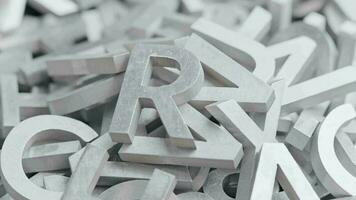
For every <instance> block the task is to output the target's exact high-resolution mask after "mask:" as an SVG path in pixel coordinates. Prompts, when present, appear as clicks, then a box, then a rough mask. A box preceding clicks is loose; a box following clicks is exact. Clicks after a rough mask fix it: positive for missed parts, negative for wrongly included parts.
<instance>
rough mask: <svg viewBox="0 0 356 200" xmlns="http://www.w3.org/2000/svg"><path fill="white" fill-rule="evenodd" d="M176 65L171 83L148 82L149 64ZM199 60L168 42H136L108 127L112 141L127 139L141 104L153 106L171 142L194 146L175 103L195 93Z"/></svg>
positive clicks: (200, 80)
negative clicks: (151, 43)
mask: <svg viewBox="0 0 356 200" xmlns="http://www.w3.org/2000/svg"><path fill="white" fill-rule="evenodd" d="M153 66H158V67H165V66H167V67H177V68H178V69H179V70H180V76H179V77H178V78H177V80H175V81H174V82H173V83H171V84H169V85H164V86H160V87H151V86H148V81H149V79H150V76H151V73H152V67H153ZM203 80H204V74H203V70H202V67H201V65H200V62H199V60H198V59H197V58H196V57H195V56H194V55H193V54H192V53H190V52H189V51H187V50H184V49H181V48H178V47H169V46H160V45H148V44H138V45H137V46H136V47H135V48H134V49H133V51H132V53H131V57H130V60H129V64H128V66H127V69H126V73H125V78H124V82H123V85H122V88H121V93H120V96H119V99H118V101H117V105H116V108H115V112H114V116H113V119H112V123H111V126H110V129H109V132H110V133H111V137H112V139H113V141H114V142H121V143H131V142H132V140H133V137H134V134H135V132H136V130H137V124H138V120H139V113H140V110H141V108H142V107H155V108H156V109H157V111H158V113H159V115H160V117H161V120H162V123H163V125H164V126H165V128H166V130H167V134H168V135H169V137H170V140H171V142H172V143H173V144H175V145H177V146H179V147H188V148H195V144H194V141H193V136H192V135H191V133H190V131H189V129H188V128H187V126H186V125H185V124H184V121H183V119H182V117H181V115H180V113H179V110H178V107H177V104H178V105H179V104H183V103H185V102H187V101H189V100H190V99H191V98H192V97H193V96H195V95H196V94H197V93H198V91H199V90H200V88H201V85H202V84H203Z"/></svg>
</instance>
